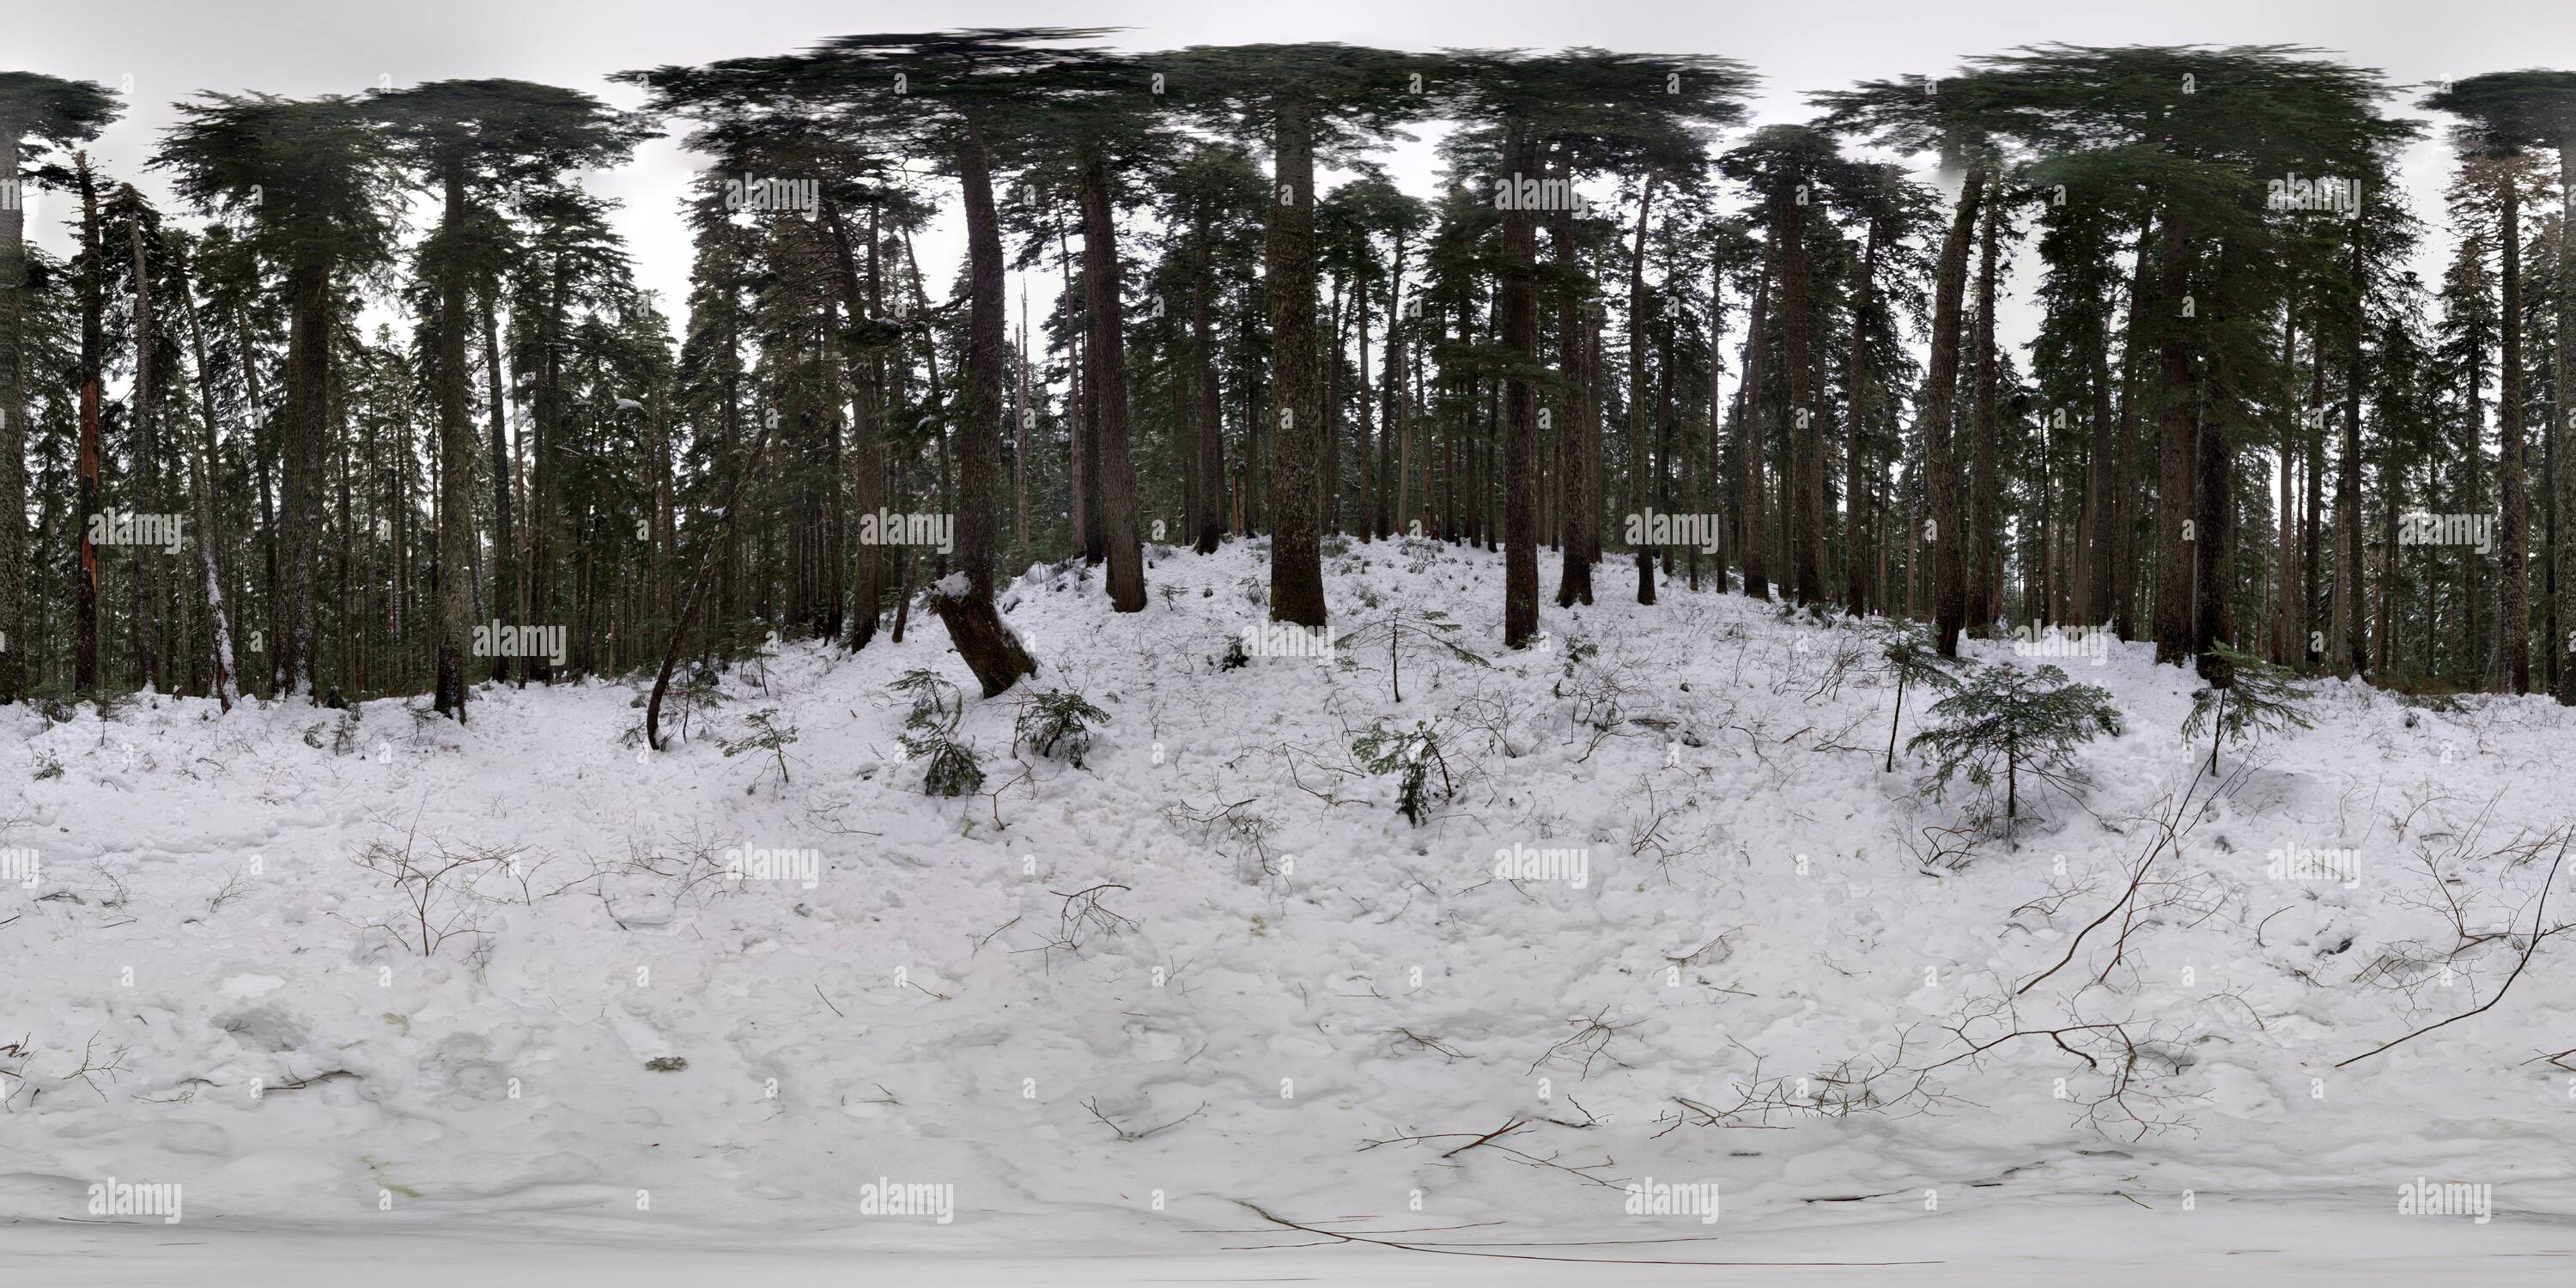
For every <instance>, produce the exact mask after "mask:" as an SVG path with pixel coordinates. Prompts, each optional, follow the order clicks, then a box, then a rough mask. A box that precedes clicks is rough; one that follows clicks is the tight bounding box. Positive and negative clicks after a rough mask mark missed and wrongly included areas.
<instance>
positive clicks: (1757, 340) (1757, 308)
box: [1735, 256, 1772, 601]
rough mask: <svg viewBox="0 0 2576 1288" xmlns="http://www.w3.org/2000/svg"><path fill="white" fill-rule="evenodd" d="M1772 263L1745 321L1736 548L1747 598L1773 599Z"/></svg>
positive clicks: (1766, 268) (1739, 396)
mask: <svg viewBox="0 0 2576 1288" xmlns="http://www.w3.org/2000/svg"><path fill="white" fill-rule="evenodd" d="M1771 268H1772V259H1771V257H1769V256H1765V257H1764V260H1763V264H1762V279H1761V281H1760V282H1759V283H1758V284H1756V285H1755V286H1754V288H1753V309H1752V311H1751V312H1750V313H1749V314H1747V315H1746V317H1745V327H1746V331H1745V334H1744V382H1743V384H1742V386H1741V387H1740V389H1739V390H1738V393H1737V397H1736V406H1737V413H1736V417H1735V528H1736V532H1735V542H1736V545H1737V547H1738V548H1740V549H1742V550H1743V552H1744V593H1745V594H1747V595H1750V596H1752V597H1753V598H1755V599H1760V600H1766V601H1767V600H1769V599H1770V598H1771V557H1770V548H1771V536H1770V533H1769V531H1768V528H1769V525H1768V524H1766V523H1765V522H1764V521H1763V514H1762V508H1763V507H1762V498H1763V492H1762V475H1763V471H1762V458H1763V455H1764V452H1763V440H1764V439H1765V438H1767V437H1768V435H1766V434H1765V433H1764V432H1763V427H1762V368H1763V365H1764V364H1763V361H1762V359H1763V351H1764V348H1765V345H1764V339H1765V336H1766V335H1767V333H1768V329H1769V326H1770V322H1771Z"/></svg>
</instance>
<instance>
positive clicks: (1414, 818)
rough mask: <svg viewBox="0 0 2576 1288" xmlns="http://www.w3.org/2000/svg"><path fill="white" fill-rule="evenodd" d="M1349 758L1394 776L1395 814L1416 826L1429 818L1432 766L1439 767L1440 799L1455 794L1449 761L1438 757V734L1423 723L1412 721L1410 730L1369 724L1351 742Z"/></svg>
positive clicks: (1374, 770)
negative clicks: (1367, 727)
mask: <svg viewBox="0 0 2576 1288" xmlns="http://www.w3.org/2000/svg"><path fill="white" fill-rule="evenodd" d="M1351 755H1353V756H1354V757H1357V758H1358V760H1359V762H1360V766H1361V767H1362V768H1364V769H1366V770H1368V771H1369V772H1370V773H1372V774H1394V775H1396V783H1395V812H1396V813H1399V814H1402V815H1404V817H1405V821H1406V822H1409V823H1411V824H1413V825H1414V826H1416V827H1420V826H1421V825H1422V821H1423V820H1424V819H1426V818H1428V817H1430V815H1431V768H1432V766H1434V765H1437V766H1439V768H1440V795H1441V797H1442V799H1447V798H1448V797H1450V796H1452V795H1455V794H1456V792H1457V787H1456V785H1455V784H1453V783H1451V782H1450V781H1449V762H1448V761H1447V760H1445V759H1442V757H1441V755H1440V735H1439V733H1438V732H1436V731H1435V730H1433V729H1432V727H1431V726H1430V725H1428V724H1425V723H1423V722H1422V721H1419V720H1416V721H1414V722H1413V728H1411V729H1410V730H1398V729H1389V728H1387V727H1386V726H1385V725H1383V724H1374V725H1371V726H1369V731H1368V732H1367V733H1364V734H1361V735H1360V736H1359V737H1358V738H1357V739H1355V740H1353V741H1352V743H1351Z"/></svg>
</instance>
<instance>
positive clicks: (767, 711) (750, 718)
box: [716, 707, 796, 796]
mask: <svg viewBox="0 0 2576 1288" xmlns="http://www.w3.org/2000/svg"><path fill="white" fill-rule="evenodd" d="M742 722H743V724H745V725H747V726H749V728H748V730H747V731H746V732H745V733H744V734H743V736H741V737H739V738H718V739H716V745H717V746H719V747H722V748H724V754H725V759H727V760H731V759H733V758H734V757H736V756H739V755H741V754H742V753H744V752H746V751H765V752H768V753H769V755H770V758H771V759H772V760H773V761H775V762H777V769H778V781H779V782H781V783H785V782H786V781H787V744H789V743H791V742H794V741H796V726H794V725H785V726H782V725H780V724H779V723H778V708H776V707H762V708H761V709H760V710H758V711H754V712H752V713H751V714H750V715H747V716H744V717H743V718H742ZM768 776H769V771H768V770H766V769H763V770H762V771H760V777H758V778H754V779H752V780H751V786H750V787H745V788H743V789H742V794H743V795H745V796H749V795H751V794H752V792H753V790H754V789H756V788H758V787H759V786H760V779H761V778H766V777H768Z"/></svg>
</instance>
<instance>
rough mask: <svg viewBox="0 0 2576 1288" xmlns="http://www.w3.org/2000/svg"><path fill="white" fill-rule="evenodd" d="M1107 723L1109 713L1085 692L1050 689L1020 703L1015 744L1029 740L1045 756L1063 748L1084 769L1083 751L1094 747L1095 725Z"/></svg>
mask: <svg viewBox="0 0 2576 1288" xmlns="http://www.w3.org/2000/svg"><path fill="white" fill-rule="evenodd" d="M1107 723H1109V713H1108V712H1106V711H1103V710H1101V709H1100V708H1098V707H1095V706H1093V705H1091V703H1090V702H1089V701H1088V700H1087V699H1085V698H1084V697H1083V696H1082V695H1081V694H1079V693H1070V692H1067V691H1065V690H1063V689H1047V690H1043V691H1041V692H1039V693H1036V694H1033V695H1031V696H1030V697H1029V698H1028V699H1027V700H1025V701H1023V702H1022V703H1021V704H1020V717H1019V720H1018V722H1017V723H1016V724H1015V725H1014V726H1013V729H1012V745H1014V746H1017V745H1018V743H1019V742H1020V741H1021V740H1023V739H1025V740H1026V741H1027V742H1028V744H1029V747H1030V749H1031V750H1034V751H1035V752H1037V753H1038V754H1039V755H1041V756H1052V755H1055V754H1056V753H1057V752H1058V751H1062V752H1063V753H1064V758H1065V759H1067V760H1070V761H1072V762H1073V767H1074V768H1076V769H1080V768H1082V756H1083V753H1084V752H1086V751H1088V750H1090V748H1091V726H1093V725H1094V724H1107Z"/></svg>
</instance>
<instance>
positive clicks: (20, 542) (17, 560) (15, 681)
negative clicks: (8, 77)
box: [0, 126, 28, 704]
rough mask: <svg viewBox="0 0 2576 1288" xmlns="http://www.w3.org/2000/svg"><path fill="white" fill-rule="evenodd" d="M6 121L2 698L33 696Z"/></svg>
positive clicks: (1, 298) (1, 174)
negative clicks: (29, 690)
mask: <svg viewBox="0 0 2576 1288" xmlns="http://www.w3.org/2000/svg"><path fill="white" fill-rule="evenodd" d="M14 128H15V127H10V126H0V191H5V192H6V194H7V195H8V197H9V198H10V199H9V200H7V201H0V704H7V703H11V702H21V701H24V700H25V699H26V697H27V685H28V676H27V669H28V668H27V419H26V417H27V397H26V390H25V388H24V381H23V379H22V377H21V375H20V361H21V360H20V356H19V352H18V350H19V345H20V344H21V343H22V335H23V327H24V323H25V315H24V312H23V309H24V307H25V306H24V304H23V298H24V290H25V286H26V281H27V236H26V234H27V226H26V225H27V216H26V212H25V211H24V210H23V209H21V206H22V205H23V203H22V202H21V201H20V200H19V199H18V193H19V187H18V183H19V180H18V136H17V134H16V133H15V132H14Z"/></svg>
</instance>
